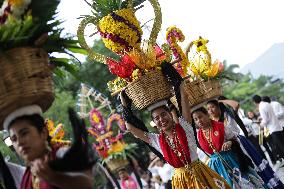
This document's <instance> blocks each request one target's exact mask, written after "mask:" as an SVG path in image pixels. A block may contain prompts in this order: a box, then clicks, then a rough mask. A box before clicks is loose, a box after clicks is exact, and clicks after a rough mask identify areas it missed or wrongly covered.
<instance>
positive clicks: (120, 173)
mask: <svg viewBox="0 0 284 189" xmlns="http://www.w3.org/2000/svg"><path fill="white" fill-rule="evenodd" d="M118 176H119V178H120V179H121V180H127V179H128V177H129V175H128V173H127V172H126V171H125V170H120V171H118Z"/></svg>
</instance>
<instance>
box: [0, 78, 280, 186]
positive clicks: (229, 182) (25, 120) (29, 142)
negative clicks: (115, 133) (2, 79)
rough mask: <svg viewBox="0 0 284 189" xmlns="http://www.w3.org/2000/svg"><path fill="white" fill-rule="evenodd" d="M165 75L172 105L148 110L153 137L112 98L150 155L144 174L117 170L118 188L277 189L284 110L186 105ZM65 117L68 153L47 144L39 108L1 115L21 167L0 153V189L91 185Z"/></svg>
mask: <svg viewBox="0 0 284 189" xmlns="http://www.w3.org/2000/svg"><path fill="white" fill-rule="evenodd" d="M168 77H169V78H171V77H172V80H171V81H172V85H173V86H174V89H175V94H176V98H177V104H175V105H174V104H173V103H170V101H167V100H165V101H160V102H158V103H155V104H153V105H151V106H150V107H148V110H149V112H150V115H151V118H152V121H153V122H154V123H155V125H156V128H157V132H156V133H153V132H148V129H147V128H146V124H144V123H143V122H142V121H141V120H139V118H138V117H137V116H136V115H135V114H134V113H133V111H132V108H131V103H132V101H131V99H130V98H129V97H128V96H127V95H126V93H125V91H122V92H121V94H120V99H121V104H122V107H123V113H122V114H123V118H124V121H125V123H126V127H127V129H128V131H130V132H131V133H132V134H133V135H134V136H135V137H137V138H139V139H141V140H142V141H144V142H145V143H147V144H148V145H149V146H151V148H150V149H152V151H153V153H152V154H154V155H152V158H151V163H150V165H149V166H148V168H147V169H146V170H145V169H137V165H138V164H137V163H136V164H137V165H136V166H135V167H136V170H135V171H129V169H127V167H121V168H119V169H118V170H117V171H116V173H115V174H117V179H118V188H121V189H169V188H173V189H189V188H190V189H191V188H198V189H207V188H216V189H218V188H220V189H229V188H250V189H253V188H260V189H261V188H265V189H266V188H271V189H273V188H277V189H281V188H284V185H283V183H282V182H281V180H280V179H279V178H278V177H277V175H276V174H275V171H276V170H277V168H279V167H280V166H283V162H284V147H283V143H284V131H283V127H284V108H283V106H282V105H281V104H280V103H279V102H276V101H272V100H270V98H269V97H267V96H264V97H262V98H261V97H260V96H258V95H254V96H253V97H252V102H253V103H254V104H255V110H254V111H248V112H247V114H245V113H244V111H243V110H242V109H241V107H240V104H239V103H238V102H236V101H234V100H230V99H226V98H225V97H220V98H219V99H214V100H209V101H207V102H206V103H205V104H203V106H197V107H191V106H190V104H189V103H188V101H187V99H188V97H187V93H186V92H185V89H184V85H183V82H182V80H181V79H180V80H179V79H176V78H175V79H173V76H171V75H168ZM173 80H175V81H174V82H173ZM69 114H70V119H71V123H72V128H73V130H74V139H75V142H74V143H73V144H72V146H71V147H69V148H68V149H66V148H52V147H51V146H50V138H49V135H48V131H47V128H46V127H45V123H44V119H43V116H42V111H41V109H40V107H39V106H36V105H31V106H26V107H23V108H20V109H17V110H15V111H14V112H12V113H11V114H10V115H9V116H7V117H6V119H5V120H4V123H3V126H4V129H6V130H7V131H8V132H9V135H10V138H11V141H12V143H13V146H14V148H15V150H16V152H17V154H18V155H19V156H20V157H21V158H22V159H23V160H24V161H25V162H26V167H21V166H17V165H13V164H10V163H7V162H5V161H4V159H3V157H2V156H0V158H1V173H2V174H1V177H0V179H1V185H0V188H1V189H2V188H4V189H6V188H7V189H10V188H11V189H12V188H13V189H16V188H20V189H51V188H60V189H65V188H68V189H72V188H84V189H85V188H86V189H88V188H92V182H95V181H93V180H92V174H91V169H92V166H93V165H94V163H95V160H94V159H95V158H94V157H92V155H91V154H92V153H90V148H89V143H88V141H87V136H86V135H87V134H86V130H85V126H84V124H83V122H82V121H80V120H79V119H78V118H77V117H76V116H75V115H73V114H74V113H73V114H72V111H70V112H69ZM82 138H83V139H84V140H82ZM75 161H76V163H74V162H75ZM132 170H134V169H132ZM105 188H113V187H112V186H111V184H110V185H108V186H107V187H105Z"/></svg>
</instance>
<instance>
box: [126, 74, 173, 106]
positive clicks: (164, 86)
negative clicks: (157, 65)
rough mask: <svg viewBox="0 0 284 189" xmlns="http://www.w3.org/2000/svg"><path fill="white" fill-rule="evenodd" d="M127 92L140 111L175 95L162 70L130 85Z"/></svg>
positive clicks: (144, 76)
mask: <svg viewBox="0 0 284 189" xmlns="http://www.w3.org/2000/svg"><path fill="white" fill-rule="evenodd" d="M125 92H126V94H127V95H128V96H129V98H130V99H132V101H133V104H134V106H135V107H136V108H137V109H138V110H141V109H144V108H146V107H148V106H149V105H151V104H153V103H155V102H158V101H161V100H164V99H169V98H170V97H171V96H172V94H173V93H172V87H171V85H170V84H169V83H168V81H167V79H166V78H165V77H164V75H163V74H162V72H161V71H160V70H155V71H151V72H149V73H147V74H146V75H143V76H142V77H141V78H139V79H138V80H136V81H134V82H132V83H130V84H129V85H127V87H126V89H125Z"/></svg>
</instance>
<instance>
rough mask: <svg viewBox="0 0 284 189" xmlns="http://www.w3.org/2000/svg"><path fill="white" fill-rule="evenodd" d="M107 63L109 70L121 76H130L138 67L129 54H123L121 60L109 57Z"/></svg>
mask: <svg viewBox="0 0 284 189" xmlns="http://www.w3.org/2000/svg"><path fill="white" fill-rule="evenodd" d="M107 64H108V68H109V71H110V72H111V73H112V74H115V75H117V76H118V77H121V78H129V77H130V76H131V74H132V72H133V70H134V69H135V67H136V65H135V63H134V62H133V61H132V59H131V58H130V57H129V56H128V55H127V54H125V55H123V56H122V58H121V60H120V62H118V61H115V60H113V59H108V60H107Z"/></svg>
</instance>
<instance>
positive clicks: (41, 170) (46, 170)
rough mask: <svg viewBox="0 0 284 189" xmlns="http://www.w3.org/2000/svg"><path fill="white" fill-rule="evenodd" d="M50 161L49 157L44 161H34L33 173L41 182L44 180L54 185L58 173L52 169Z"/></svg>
mask: <svg viewBox="0 0 284 189" xmlns="http://www.w3.org/2000/svg"><path fill="white" fill-rule="evenodd" d="M48 159H49V158H48V155H46V156H45V157H44V158H43V159H36V160H34V161H33V162H32V163H31V172H32V173H33V175H35V176H36V177H37V178H38V179H39V180H44V181H46V182H48V183H52V181H54V178H55V177H56V172H55V171H53V170H52V169H51V168H50V166H49V164H48V162H49V160H48Z"/></svg>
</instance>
